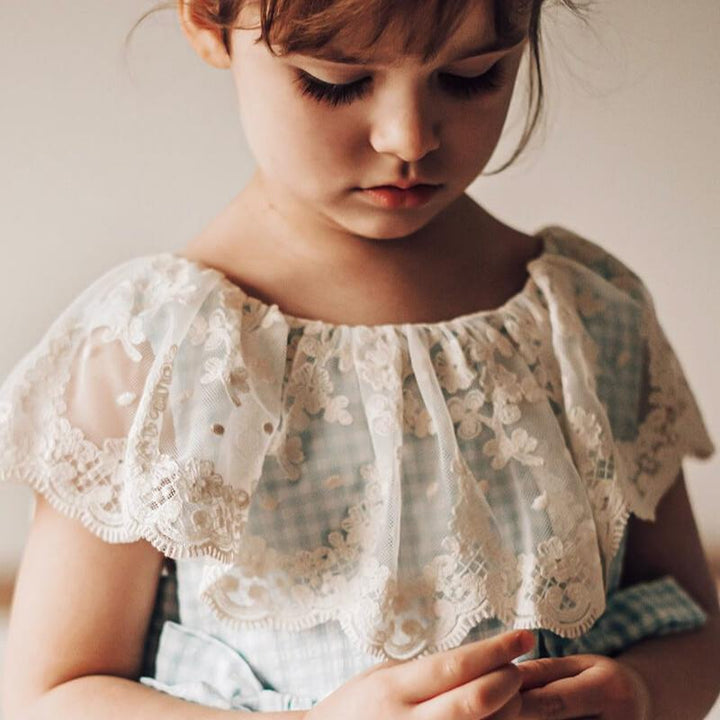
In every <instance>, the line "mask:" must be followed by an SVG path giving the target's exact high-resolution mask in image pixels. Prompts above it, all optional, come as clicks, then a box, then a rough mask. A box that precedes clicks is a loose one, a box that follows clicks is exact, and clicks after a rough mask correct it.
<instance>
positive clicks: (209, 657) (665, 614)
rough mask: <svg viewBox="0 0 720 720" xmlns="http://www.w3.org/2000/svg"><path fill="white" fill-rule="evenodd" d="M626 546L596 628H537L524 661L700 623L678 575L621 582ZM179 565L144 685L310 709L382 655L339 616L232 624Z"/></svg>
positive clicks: (159, 616) (162, 595) (160, 609)
mask: <svg viewBox="0 0 720 720" xmlns="http://www.w3.org/2000/svg"><path fill="white" fill-rule="evenodd" d="M624 547H625V539H623V545H622V547H621V550H620V552H619V553H618V554H617V555H616V557H615V559H614V560H613V564H612V566H611V568H610V573H609V584H610V585H609V586H610V588H611V592H610V593H609V595H608V604H607V609H606V611H605V613H604V614H603V615H602V616H601V617H600V618H599V619H598V620H597V622H596V623H595V625H593V627H592V628H591V629H590V630H589V631H588V632H587V633H585V635H583V636H581V637H579V638H575V639H567V638H562V637H560V636H558V635H556V634H554V633H552V632H549V631H546V630H535V631H534V632H535V636H536V638H537V642H536V646H535V648H534V649H533V650H532V651H531V652H529V653H528V654H527V655H524V656H523V657H522V658H519V661H523V660H528V659H531V658H537V657H561V656H565V655H572V654H579V653H593V654H600V655H609V656H612V655H616V654H618V653H619V652H622V651H623V650H624V649H626V648H627V647H629V646H630V645H632V644H633V643H636V642H638V641H640V640H642V639H643V638H647V637H655V636H660V635H666V634H669V633H675V632H683V631H689V630H693V629H697V628H699V627H701V626H702V625H703V624H704V622H705V619H706V615H705V613H704V612H703V611H702V609H701V608H700V607H699V606H698V605H697V604H696V603H695V602H694V601H693V600H692V599H691V598H690V596H689V595H688V594H687V593H686V592H685V591H684V590H683V589H682V588H681V587H680V586H679V585H678V584H677V582H676V581H675V580H674V579H673V578H672V577H665V578H661V579H659V580H655V581H652V582H647V583H642V584H638V585H634V586H631V587H628V588H623V589H618V588H617V583H618V581H619V577H620V571H621V566H622V558H623V554H624ZM179 565H180V567H179V577H180V582H181V584H182V586H181V587H179V588H178V586H177V584H176V575H175V573H174V571H173V569H172V566H170V574H169V575H168V576H167V577H165V578H163V579H162V581H161V586H160V588H159V591H158V599H157V604H156V610H155V614H154V616H153V622H152V625H151V632H150V636H149V638H148V642H147V645H146V663H145V666H146V668H147V669H148V671H147V672H146V673H145V677H143V678H142V680H141V681H142V682H143V683H144V684H147V685H150V686H152V687H154V688H156V689H157V690H160V691H163V692H167V693H170V694H173V695H176V696H178V697H182V698H184V699H186V700H189V701H192V702H198V703H201V704H204V705H209V706H213V707H218V708H225V709H234V710H246V711H255V712H257V711H263V712H269V711H273V710H274V711H278V710H292V709H305V708H307V707H311V706H312V705H313V704H315V703H316V702H318V701H319V700H321V699H322V698H323V697H325V696H326V695H327V694H329V693H330V692H332V691H333V690H334V689H335V688H337V687H338V686H339V685H341V684H343V683H344V682H346V681H347V680H349V679H350V678H351V677H353V676H354V675H356V674H358V673H360V672H362V671H363V670H364V669H366V668H367V667H370V666H371V665H373V664H375V663H376V662H377V661H376V660H375V659H374V658H372V657H370V656H367V655H364V654H363V653H361V652H359V651H358V650H357V649H355V648H353V647H352V646H351V645H350V644H349V642H348V641H347V638H346V637H345V635H344V633H343V632H342V630H341V629H340V628H339V626H338V625H337V623H335V622H329V623H324V624H322V625H319V626H316V627H314V628H311V629H309V630H304V631H301V632H298V633H291V632H279V631H272V630H247V629H243V630H242V631H235V630H233V629H231V628H228V627H227V626H226V625H225V624H222V623H220V622H219V621H217V620H216V619H215V618H214V617H212V616H211V615H210V613H209V611H208V609H207V607H206V606H204V604H203V603H202V602H201V601H200V600H199V599H198V597H197V590H196V588H197V586H196V584H195V583H197V582H198V580H199V575H200V573H201V571H202V565H201V563H199V562H198V561H193V560H189V561H181V562H180V563H179ZM178 590H179V595H180V597H179V598H178V594H177V591H178ZM178 599H180V603H179V604H178ZM181 617H182V622H181V624H177V623H179V622H180V618H181ZM165 620H167V621H168V622H167V624H163V623H164V621H165ZM504 629H505V627H504V626H503V624H502V623H501V622H499V621H498V620H496V619H492V620H488V621H485V622H483V623H480V624H479V625H478V626H476V627H475V628H473V629H472V630H471V631H470V632H469V633H468V636H467V637H466V638H465V640H464V641H463V642H472V641H475V640H479V639H482V638H485V637H491V636H493V635H496V634H498V633H499V632H502V631H503V630H504ZM160 631H162V632H160ZM153 635H154V637H153ZM158 635H160V636H159V637H158ZM156 648H158V649H159V651H158V654H157V668H155V667H154V666H155V662H154V661H155V657H154V655H153V653H154V652H155V649H156ZM150 669H152V671H149V670H150Z"/></svg>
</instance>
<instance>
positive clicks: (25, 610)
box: [3, 498, 305, 720]
mask: <svg viewBox="0 0 720 720" xmlns="http://www.w3.org/2000/svg"><path fill="white" fill-rule="evenodd" d="M161 563H162V555H161V554H160V553H159V552H158V551H157V550H155V549H154V548H153V547H152V546H151V545H149V544H148V543H146V542H144V541H141V542H137V543H132V544H122V545H117V544H115V545H113V544H109V543H105V542H103V541H102V540H100V539H98V538H97V537H95V536H94V535H93V534H92V533H90V532H89V531H88V530H86V529H85V528H84V527H82V525H81V524H80V523H79V522H78V521H76V520H71V519H69V518H67V517H65V516H63V515H61V514H60V513H58V512H56V511H55V510H53V509H52V508H51V507H50V506H49V505H48V504H47V502H46V501H45V500H43V499H42V498H38V503H37V507H36V512H35V517H34V519H33V523H32V528H31V532H30V537H29V539H28V544H27V547H26V550H25V554H24V557H23V561H22V565H21V568H20V573H19V576H18V583H17V587H16V591H15V597H14V600H13V608H12V613H11V617H10V628H9V634H8V644H7V650H6V659H5V674H4V675H5V676H4V680H3V702H4V716H5V718H6V720H45V719H47V720H63V719H64V718H68V719H71V720H91V719H97V720H114V719H115V718H117V719H118V720H120V719H122V720H141V719H142V720H144V719H145V718H147V719H148V720H149V719H151V718H152V720H156V719H157V720H162V718H172V719H173V720H195V719H197V720H201V719H202V720H213V719H214V718H223V717H226V716H228V715H230V714H232V715H235V714H236V713H234V712H232V711H225V710H215V709H211V708H207V707H204V706H202V705H197V704H194V703H188V702H185V701H183V700H179V699H177V698H173V697H171V696H169V695H166V694H164V693H160V692H158V691H156V690H153V689H151V688H148V687H145V686H143V685H141V684H139V683H138V682H136V680H137V678H138V677H139V674H140V668H141V663H142V652H143V646H144V641H145V634H146V632H147V628H148V624H149V620H150V616H151V613H152V609H153V603H154V599H155V591H156V589H157V582H158V577H159V574H160V567H161ZM304 714H305V713H303V712H293V713H255V715H258V716H260V717H264V718H267V719H268V720H280V718H282V719H283V720H285V718H289V717H291V716H295V717H296V718H299V717H300V716H304Z"/></svg>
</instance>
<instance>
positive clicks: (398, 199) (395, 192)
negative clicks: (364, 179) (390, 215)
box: [363, 184, 440, 209]
mask: <svg viewBox="0 0 720 720" xmlns="http://www.w3.org/2000/svg"><path fill="white" fill-rule="evenodd" d="M439 187H440V186H439V185H426V184H418V185H413V186H411V187H409V188H408V189H402V188H399V187H397V186H395V185H378V186H376V187H372V188H367V189H366V190H364V191H363V195H364V196H365V197H367V198H368V199H370V200H372V201H373V202H374V203H375V204H377V205H380V206H382V207H385V208H390V209H394V208H413V207H419V206H420V205H425V204H426V203H427V202H429V201H430V200H431V199H432V198H433V196H434V195H435V193H436V192H437V191H438V189H439Z"/></svg>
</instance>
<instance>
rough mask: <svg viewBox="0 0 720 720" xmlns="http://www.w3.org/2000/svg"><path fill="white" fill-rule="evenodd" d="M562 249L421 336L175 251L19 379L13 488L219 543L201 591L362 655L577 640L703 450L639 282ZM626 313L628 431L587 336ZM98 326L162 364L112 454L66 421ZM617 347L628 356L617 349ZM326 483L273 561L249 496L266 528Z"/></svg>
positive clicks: (163, 532) (63, 324) (131, 391)
mask: <svg viewBox="0 0 720 720" xmlns="http://www.w3.org/2000/svg"><path fill="white" fill-rule="evenodd" d="M555 242H556V243H557V245H556V248H560V249H561V250H563V252H564V253H565V255H562V254H556V253H554V252H548V253H547V254H546V255H545V256H543V257H542V258H541V259H539V260H538V261H535V262H534V263H533V265H532V273H531V278H532V280H531V281H530V282H528V284H527V286H526V289H525V290H524V292H523V293H522V294H520V295H518V296H517V297H516V298H514V299H513V300H512V301H511V302H509V303H507V304H506V305H505V306H504V307H503V308H502V310H501V311H498V312H497V313H485V314H482V315H477V316H474V317H473V316H471V317H469V318H468V319H466V320H464V321H463V322H448V323H438V324H435V325H429V326H423V327H412V326H410V329H407V332H405V331H403V332H401V331H400V329H401V328H405V327H406V326H397V327H395V326H379V327H377V328H362V327H358V328H347V327H333V326H329V325H326V324H323V323H320V322H317V323H307V324H305V325H304V326H302V327H298V326H297V325H296V324H293V323H288V322H286V320H285V318H284V317H283V316H282V314H281V313H280V312H279V310H278V309H277V307H276V306H272V307H267V306H264V305H262V304H261V303H259V302H257V301H253V300H252V299H250V298H247V297H246V296H244V295H243V294H242V292H241V291H239V290H238V289H237V288H235V287H234V286H232V285H230V283H227V282H221V283H219V284H218V283H217V278H216V277H215V276H213V274H212V273H209V274H208V273H199V272H197V270H193V268H192V265H191V264H189V263H187V262H184V261H181V260H179V259H173V258H171V257H169V256H158V257H157V258H155V259H154V260H153V261H152V262H151V263H138V264H137V265H133V266H132V268H133V272H128V270H129V268H128V267H126V268H123V273H124V275H122V274H120V275H119V281H115V282H113V283H108V284H106V285H104V286H103V287H105V291H104V292H99V291H98V296H97V297H96V298H93V303H94V304H91V305H90V306H88V307H86V308H83V309H82V311H81V312H80V313H79V314H75V315H72V314H71V315H68V316H67V317H65V318H64V319H62V321H59V322H58V323H57V324H56V325H55V326H54V328H53V330H52V332H50V333H49V334H48V336H47V338H46V339H45V342H44V343H43V345H42V346H41V347H40V348H39V349H38V350H37V351H36V352H35V353H34V354H33V355H31V356H29V357H28V359H27V361H26V362H25V363H24V364H23V366H22V367H21V368H19V369H18V371H17V372H16V373H14V374H13V376H12V377H11V382H8V383H7V384H6V385H5V386H3V388H2V393H0V479H11V480H16V481H21V482H26V483H28V484H30V485H32V486H33V487H35V488H36V489H37V490H39V491H40V492H42V493H44V494H45V495H46V496H47V497H48V498H49V500H50V501H51V502H52V503H53V504H54V505H55V506H56V507H58V508H59V509H61V510H63V511H64V512H66V513H67V514H69V515H73V516H75V517H79V518H80V519H81V520H82V521H83V522H84V523H85V524H86V525H87V526H88V527H89V528H90V529H91V530H93V531H94V532H96V533H97V534H98V535H100V536H101V537H103V538H104V539H107V540H111V541H114V542H128V541H132V540H135V539H138V538H140V537H144V538H146V539H148V540H149V541H150V542H152V543H153V544H154V545H155V546H156V547H158V548H159V549H160V550H162V551H163V552H164V553H166V554H168V555H170V556H173V557H178V558H181V557H191V556H196V555H202V556H208V557H209V558H213V559H214V561H211V560H208V561H207V564H206V567H205V578H204V581H203V588H202V593H203V597H204V599H205V600H206V602H207V603H208V604H209V605H210V606H211V607H212V608H213V609H214V610H215V612H216V613H217V614H218V616H219V617H221V618H222V619H223V620H225V621H227V622H230V623H237V624H238V625H243V624H245V625H259V626H269V627H278V628H280V627H284V628H300V627H310V626H312V625H314V624H317V623H319V622H323V621H325V620H328V619H331V618H335V619H338V620H339V621H340V623H341V624H342V626H343V628H344V630H345V632H346V633H347V634H348V636H349V637H350V638H352V639H353V641H354V642H355V643H356V644H357V645H358V646H360V647H363V648H365V649H366V651H368V652H370V653H372V654H374V655H377V656H378V657H398V658H404V657H412V656H414V655H417V654H422V653H426V652H432V651H434V650H437V649H442V648H445V647H451V646H453V645H455V644H457V643H459V642H460V641H461V640H462V639H463V638H464V637H465V636H466V634H467V633H468V631H469V630H470V629H471V628H472V627H473V626H474V625H475V624H477V623H478V622H479V621H480V620H481V619H484V618H491V617H495V618H498V619H500V620H501V621H502V622H503V623H505V624H507V625H512V626H515V627H545V628H548V629H550V630H553V631H554V632H557V633H558V634H561V635H564V636H566V637H572V636H577V635H579V634H580V633H582V632H584V630H585V629H587V628H588V627H589V626H590V625H591V624H592V622H594V620H595V619H596V618H597V617H598V615H599V614H600V613H601V612H602V610H603V608H604V577H605V576H604V572H607V566H608V565H609V561H610V559H611V558H612V557H613V555H614V553H615V552H616V550H617V547H618V544H619V541H620V537H621V535H622V531H623V529H624V527H625V524H626V522H627V517H628V514H629V513H630V512H635V513H636V514H638V515H639V516H641V517H646V518H647V517H652V514H653V512H654V507H655V505H656V503H657V501H658V500H659V498H660V497H661V495H662V493H663V492H664V491H665V490H666V489H667V487H669V485H670V483H671V482H672V480H673V479H674V477H675V474H676V473H677V470H678V467H679V461H680V458H681V456H682V454H684V453H688V452H693V453H695V454H697V455H699V456H701V457H703V456H707V455H708V454H710V453H711V452H712V444H711V442H710V440H709V438H708V437H707V434H706V433H705V431H704V427H703V425H702V421H701V418H700V416H699V412H698V410H697V407H696V406H695V404H694V402H693V399H692V395H691V393H690V391H689V388H688V387H687V384H686V382H685V380H684V377H683V375H682V370H681V368H680V366H679V364H678V363H677V360H676V358H675V356H674V354H673V353H672V350H671V348H670V346H669V344H668V343H667V340H666V339H665V337H664V335H663V334H662V331H661V330H660V328H659V325H658V324H657V321H656V319H655V316H654V310H653V308H652V301H651V300H650V298H649V296H648V295H647V293H646V291H644V288H643V287H642V285H641V284H639V281H638V280H637V279H636V278H635V277H634V276H632V275H631V274H630V273H629V272H628V271H624V270H623V269H622V267H621V266H620V265H619V264H618V263H617V261H609V260H608V259H607V256H606V254H604V253H602V252H600V251H594V250H593V249H592V247H590V246H589V245H587V244H584V243H583V242H580V241H578V240H576V239H574V238H573V239H572V242H567V241H566V240H564V239H563V236H562V234H558V236H557V238H556V240H555ZM549 247H552V245H551V244H550V245H549ZM136 267H137V272H135V271H134V268H136ZM608 268H609V269H608ZM601 270H602V271H607V272H608V274H609V276H610V277H611V282H610V281H608V280H606V279H604V278H601V277H600V273H601ZM613 273H615V274H614V275H613ZM211 290H214V292H211ZM613 302H615V303H617V302H624V303H637V304H638V306H639V307H641V308H642V316H641V320H642V323H641V326H640V333H641V335H642V338H643V341H644V347H645V353H646V356H645V357H644V358H642V359H641V364H642V366H643V367H645V368H646V369H647V378H646V381H645V382H646V385H647V387H645V388H644V393H643V395H642V398H643V405H642V407H640V408H638V413H637V414H638V428H637V430H638V434H637V437H636V438H635V439H634V440H632V441H629V440H623V439H619V438H617V437H615V436H614V433H613V431H612V427H611V424H610V420H609V417H608V413H607V409H606V408H605V407H604V406H603V403H602V402H601V401H600V399H599V396H598V394H597V393H598V377H599V376H600V374H601V373H602V372H606V370H604V369H603V368H602V362H603V358H601V356H600V354H599V351H598V342H597V339H596V338H594V337H593V336H592V335H591V333H590V331H589V330H588V326H587V325H586V320H587V318H593V317H595V318H597V317H602V316H603V313H605V312H606V310H607V308H608V307H609V303H610V304H611V303H613ZM170 310H173V312H175V316H174V317H173V318H172V319H171V315H170ZM181 320H182V321H181ZM183 323H184V325H183ZM291 325H292V327H291ZM95 329H99V330H101V332H100V334H99V335H98V337H99V341H100V342H102V343H111V342H118V343H119V345H120V346H121V347H122V348H123V352H124V354H125V355H126V356H127V358H128V359H129V361H130V362H131V363H132V364H134V365H136V366H138V367H142V368H146V379H145V382H144V386H143V387H142V388H138V387H127V388H122V387H121V392H118V393H117V394H116V395H114V396H113V399H114V404H115V406H116V407H117V408H122V409H123V412H128V411H131V412H130V415H131V416H132V423H131V425H130V426H129V427H128V428H127V432H126V435H125V436H123V437H116V438H106V439H105V440H104V441H103V442H102V445H96V444H94V443H93V442H91V441H90V440H89V439H88V437H87V436H86V435H85V434H84V433H83V432H82V430H81V429H80V428H78V427H74V426H73V425H72V423H71V422H70V420H69V418H68V417H67V404H66V398H65V392H66V388H67V386H68V383H69V382H70V380H71V377H72V373H73V372H74V367H75V365H74V363H75V362H77V359H78V358H79V357H80V356H79V355H78V348H79V347H81V345H82V343H83V342H84V341H85V338H87V337H89V335H90V333H92V331H93V330H95ZM263 343H265V344H264V345H263ZM90 356H91V353H90V354H88V357H90ZM83 357H84V356H83ZM614 362H615V366H616V367H618V368H619V367H626V366H627V367H630V368H631V367H632V364H631V363H632V362H634V360H633V358H631V357H630V356H629V351H628V350H627V348H625V349H621V351H620V352H619V353H618V355H617V358H616V359H615V361H614ZM193 368H194V371H197V372H196V374H195V375H189V373H190V371H191V370H192V369H193ZM276 390H277V392H276ZM221 391H222V392H221ZM225 400H227V403H225ZM190 420H192V422H193V423H194V424H193V425H188V423H189V422H190ZM202 423H205V424H204V426H203V427H204V428H205V434H204V435H203V434H202V433H201V432H200V430H201V426H202ZM40 427H42V428H44V430H45V432H42V433H41V432H37V429H38V428H40ZM189 427H193V434H192V435H188V430H189ZM214 428H221V429H222V432H221V433H216V432H214ZM356 428H357V432H359V433H360V435H363V436H364V435H366V436H367V438H368V441H369V445H367V447H365V446H363V448H361V449H353V448H352V447H351V446H348V448H347V449H340V450H339V451H338V456H337V458H334V460H333V463H332V465H331V466H326V465H325V466H320V465H317V463H318V462H319V461H318V459H317V457H316V456H315V454H314V453H315V449H314V445H313V442H314V440H315V439H316V438H317V437H320V436H322V435H323V433H325V432H333V433H335V432H341V431H343V430H345V431H348V432H350V431H352V430H354V429H356ZM347 437H348V438H351V437H357V435H356V436H353V435H351V434H348V435H347ZM181 440H182V442H181ZM410 444H411V446H412V448H413V450H415V449H417V451H418V453H419V455H418V457H420V455H422V453H426V454H427V453H429V455H428V456H427V457H426V462H428V463H429V464H428V465H427V467H428V468H430V469H431V470H430V471H428V472H430V476H428V477H425V476H424V475H423V474H422V473H420V474H418V475H417V476H413V475H412V473H411V471H410V470H409V469H408V468H406V467H405V464H404V463H405V462H406V458H405V455H404V453H403V448H404V447H406V446H407V445H410ZM353 452H354V453H363V452H370V453H371V456H370V457H367V458H366V461H364V462H357V460H356V458H357V457H358V455H357V454H355V455H353ZM373 453H374V454H375V455H376V457H374V459H373V458H372V454H373ZM346 454H347V457H345V455H346ZM410 455H412V453H410ZM305 471H308V472H307V473H305ZM263 473H267V476H266V477H263ZM405 473H410V474H409V475H407V476H406V475H405ZM314 477H318V478H320V480H319V481H318V482H319V483H320V485H321V486H322V488H323V492H325V493H347V495H338V497H347V499H348V505H347V507H346V511H345V513H344V515H343V516H342V518H341V519H339V520H338V522H337V523H336V524H335V525H328V527H327V528H326V529H325V532H324V535H323V538H322V540H321V541H320V542H316V543H315V545H314V546H313V545H308V546H307V547H306V546H304V545H303V542H299V543H298V544H297V546H296V547H295V548H294V549H293V550H292V551H290V550H286V551H281V550H280V549H279V547H280V546H279V545H276V544H275V542H274V538H273V536H272V533H271V532H270V530H271V529H272V528H273V527H274V528H275V531H277V529H278V527H279V525H272V524H271V525H268V526H266V530H267V531H268V532H267V534H265V533H263V534H254V533H251V532H250V531H249V523H250V518H251V514H252V513H253V509H254V508H255V511H256V512H260V511H262V512H264V513H266V514H267V518H266V519H267V522H271V520H272V519H273V518H275V517H276V516H277V517H279V514H280V513H282V512H285V509H286V508H287V507H288V505H287V498H288V497H293V496H289V495H287V493H289V492H298V493H301V494H300V495H297V497H298V498H300V497H302V493H308V492H311V491H312V478H314ZM281 481H285V483H282V482H281ZM288 481H289V482H290V483H292V488H291V489H288V486H287V484H286V483H287V482H288ZM301 481H302V482H301ZM263 483H264V484H263ZM415 485H417V487H415ZM256 491H257V492H256ZM412 493H415V494H416V495H415V499H413V495H412ZM406 495H407V497H406ZM333 497H334V496H333ZM290 502H293V501H292V500H290ZM418 502H426V503H428V508H431V510H432V513H431V514H432V515H433V516H434V517H432V518H429V520H431V521H432V520H434V521H437V520H439V521H440V522H435V523H434V524H433V522H428V525H427V527H424V528H422V535H421V537H420V538H419V540H418V548H417V558H416V559H417V560H418V562H419V565H418V567H417V568H416V569H410V568H404V567H402V566H397V565H396V564H395V563H397V560H398V556H399V553H400V547H399V546H398V544H397V543H398V542H399V537H400V529H401V520H402V522H403V523H404V522H406V521H407V523H410V525H408V527H411V523H412V522H413V515H412V512H410V511H411V510H412V508H413V507H414V505H412V504H410V503H418ZM404 503H408V504H407V506H405V505H404ZM401 510H405V511H406V512H409V515H408V517H407V518H403V517H401V512H400V511H401ZM513 513H515V514H513ZM252 517H255V516H254V515H253V516H252ZM258 517H260V516H258ZM444 520H447V522H445V523H443V521H444ZM274 522H275V523H278V522H281V521H279V520H274ZM281 524H282V523H281ZM282 526H283V529H285V530H288V525H287V523H285V524H283V525H282ZM392 528H394V530H393V531H392V532H391V531H390V529H392ZM296 529H297V530H299V529H300V528H296ZM433 533H438V534H437V536H435V535H434V534H433ZM388 543H389V544H388ZM291 546H292V543H290V545H289V546H288V547H291ZM598 548H599V551H598Z"/></svg>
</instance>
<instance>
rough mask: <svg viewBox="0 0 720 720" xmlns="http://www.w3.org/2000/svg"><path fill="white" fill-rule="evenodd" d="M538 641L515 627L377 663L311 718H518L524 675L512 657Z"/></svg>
mask: <svg viewBox="0 0 720 720" xmlns="http://www.w3.org/2000/svg"><path fill="white" fill-rule="evenodd" d="M534 640H535V639H534V636H533V634H532V633H531V632H528V631H526V630H523V631H519V632H518V631H511V632H507V633H503V634H502V635H497V636H495V637H493V638H490V639H488V640H479V641H477V642H473V643H467V644H466V645H461V646H460V647H457V648H454V649H452V650H446V651H444V652H439V653H435V654H434V655H426V656H424V657H421V658H416V659H414V660H410V661H406V662H397V661H392V660H391V661H388V662H385V663H381V664H379V665H375V666H373V667H371V668H370V669H369V670H366V671H365V672H364V673H360V674H359V675H356V676H355V677H353V678H352V679H350V680H349V681H348V682H347V683H345V684H344V685H342V686H341V687H340V688H338V689H337V690H336V691H335V692H333V693H332V694H330V695H328V696H327V697H326V698H325V699H324V700H322V701H321V702H319V703H318V704H317V705H315V707H313V708H312V709H311V710H310V711H308V713H307V714H306V716H305V720H339V719H342V720H481V719H482V718H491V719H492V720H514V719H515V718H518V717H519V715H518V714H519V712H520V707H521V700H520V695H519V692H518V691H519V689H520V682H521V677H520V671H519V670H518V667H517V666H516V665H513V664H512V662H511V661H512V660H513V659H514V658H516V657H518V656H520V655H524V654H525V653H526V652H528V651H529V650H530V649H531V648H532V647H533V643H534Z"/></svg>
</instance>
